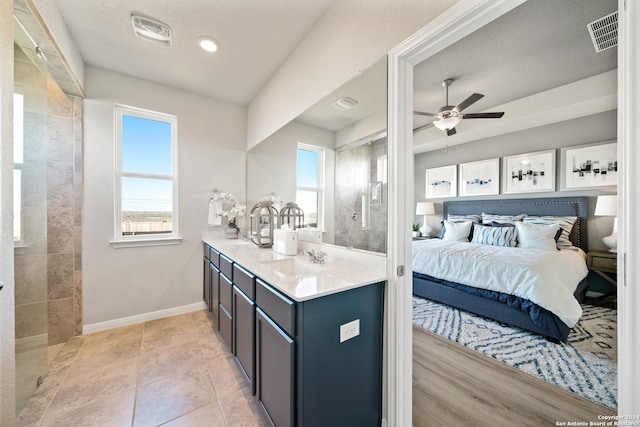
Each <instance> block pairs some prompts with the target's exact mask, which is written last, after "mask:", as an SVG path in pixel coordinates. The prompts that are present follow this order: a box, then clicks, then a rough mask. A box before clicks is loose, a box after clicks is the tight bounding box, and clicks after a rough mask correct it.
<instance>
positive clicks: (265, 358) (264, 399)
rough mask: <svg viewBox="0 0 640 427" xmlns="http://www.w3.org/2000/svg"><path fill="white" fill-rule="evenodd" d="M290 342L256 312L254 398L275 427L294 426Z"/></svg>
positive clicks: (292, 357) (293, 390)
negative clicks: (255, 397)
mask: <svg viewBox="0 0 640 427" xmlns="http://www.w3.org/2000/svg"><path fill="white" fill-rule="evenodd" d="M294 353H295V345H294V341H293V339H291V337H289V335H287V334H286V333H285V332H284V331H283V330H282V329H280V328H279V327H278V325H276V324H275V323H274V322H273V321H272V320H271V319H269V317H268V316H267V315H266V314H265V313H264V312H263V311H262V310H260V308H259V307H258V308H256V396H257V398H258V401H259V402H260V406H261V407H262V409H263V410H264V411H265V413H266V415H267V417H269V419H270V420H271V422H272V423H273V424H274V425H275V426H277V427H287V426H293V425H294V408H295V394H294V393H295V388H294V369H295V365H294V356H295V354H294Z"/></svg>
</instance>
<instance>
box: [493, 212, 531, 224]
mask: <svg viewBox="0 0 640 427" xmlns="http://www.w3.org/2000/svg"><path fill="white" fill-rule="evenodd" d="M526 216H527V214H520V215H495V214H488V213H484V212H482V223H483V224H491V223H492V222H494V221H495V222H500V223H502V224H515V223H516V222H517V221H522V219H523V218H525V217H526Z"/></svg>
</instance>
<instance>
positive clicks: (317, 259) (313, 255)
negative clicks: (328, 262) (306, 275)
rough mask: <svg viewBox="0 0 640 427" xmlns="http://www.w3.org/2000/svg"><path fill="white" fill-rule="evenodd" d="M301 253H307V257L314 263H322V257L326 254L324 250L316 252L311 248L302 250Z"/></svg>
mask: <svg viewBox="0 0 640 427" xmlns="http://www.w3.org/2000/svg"><path fill="white" fill-rule="evenodd" d="M302 253H303V254H305V255H309V259H310V260H311V262H312V263H314V264H324V257H325V255H327V253H326V252H322V251H318V252H316V251H315V250H313V249H309V250H308V251H302Z"/></svg>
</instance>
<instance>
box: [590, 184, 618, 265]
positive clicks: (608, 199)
mask: <svg viewBox="0 0 640 427" xmlns="http://www.w3.org/2000/svg"><path fill="white" fill-rule="evenodd" d="M594 215H596V216H613V217H615V218H614V219H613V232H612V233H611V235H609V236H606V237H603V238H602V241H603V242H604V244H605V245H607V246H608V247H609V248H610V249H609V252H613V253H617V252H618V216H617V215H618V196H616V195H613V196H598V201H597V202H596V211H595V213H594Z"/></svg>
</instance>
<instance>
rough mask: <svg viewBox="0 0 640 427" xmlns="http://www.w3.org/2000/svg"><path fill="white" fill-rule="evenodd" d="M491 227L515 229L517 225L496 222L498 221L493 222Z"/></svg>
mask: <svg viewBox="0 0 640 427" xmlns="http://www.w3.org/2000/svg"><path fill="white" fill-rule="evenodd" d="M489 225H490V226H491V227H515V226H516V225H515V223H514V224H510V223H508V222H496V221H491V224H489Z"/></svg>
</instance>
